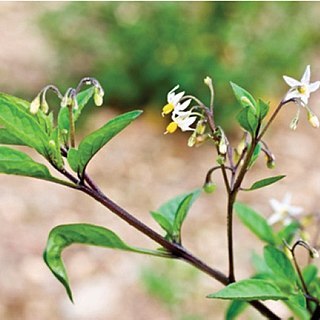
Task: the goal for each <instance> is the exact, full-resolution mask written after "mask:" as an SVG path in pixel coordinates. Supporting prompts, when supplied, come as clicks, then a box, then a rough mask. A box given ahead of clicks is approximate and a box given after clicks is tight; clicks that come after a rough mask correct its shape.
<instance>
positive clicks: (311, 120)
mask: <svg viewBox="0 0 320 320" xmlns="http://www.w3.org/2000/svg"><path fill="white" fill-rule="evenodd" d="M308 121H309V123H310V124H311V125H312V126H313V127H314V128H319V125H320V124H319V119H318V117H317V116H316V115H315V114H314V113H312V112H311V111H308Z"/></svg>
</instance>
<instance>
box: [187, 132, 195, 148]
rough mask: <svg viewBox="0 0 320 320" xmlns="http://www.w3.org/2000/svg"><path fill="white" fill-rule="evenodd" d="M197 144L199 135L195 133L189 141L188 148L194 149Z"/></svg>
mask: <svg viewBox="0 0 320 320" xmlns="http://www.w3.org/2000/svg"><path fill="white" fill-rule="evenodd" d="M196 143H197V134H196V132H194V133H193V134H192V135H191V136H190V138H189V139H188V147H190V148H191V147H193V146H194V145H195V144H196Z"/></svg>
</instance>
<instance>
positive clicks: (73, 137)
mask: <svg viewBox="0 0 320 320" xmlns="http://www.w3.org/2000/svg"><path fill="white" fill-rule="evenodd" d="M68 110H69V123H70V145H71V147H72V148H74V147H75V145H76V143H75V131H76V130H75V126H74V120H73V111H72V105H70V106H68Z"/></svg>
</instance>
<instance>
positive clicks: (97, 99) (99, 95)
mask: <svg viewBox="0 0 320 320" xmlns="http://www.w3.org/2000/svg"><path fill="white" fill-rule="evenodd" d="M103 96H104V91H103V89H102V88H101V87H100V86H99V87H95V88H94V94H93V100H94V103H95V105H96V106H97V107H100V106H102V104H103Z"/></svg>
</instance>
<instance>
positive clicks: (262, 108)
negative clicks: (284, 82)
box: [257, 99, 270, 120]
mask: <svg viewBox="0 0 320 320" xmlns="http://www.w3.org/2000/svg"><path fill="white" fill-rule="evenodd" d="M257 106H258V110H259V118H260V120H263V119H264V118H265V117H266V115H267V114H268V112H269V108H270V107H269V104H268V103H266V102H264V101H263V100H261V99H259V100H258V104H257Z"/></svg>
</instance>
